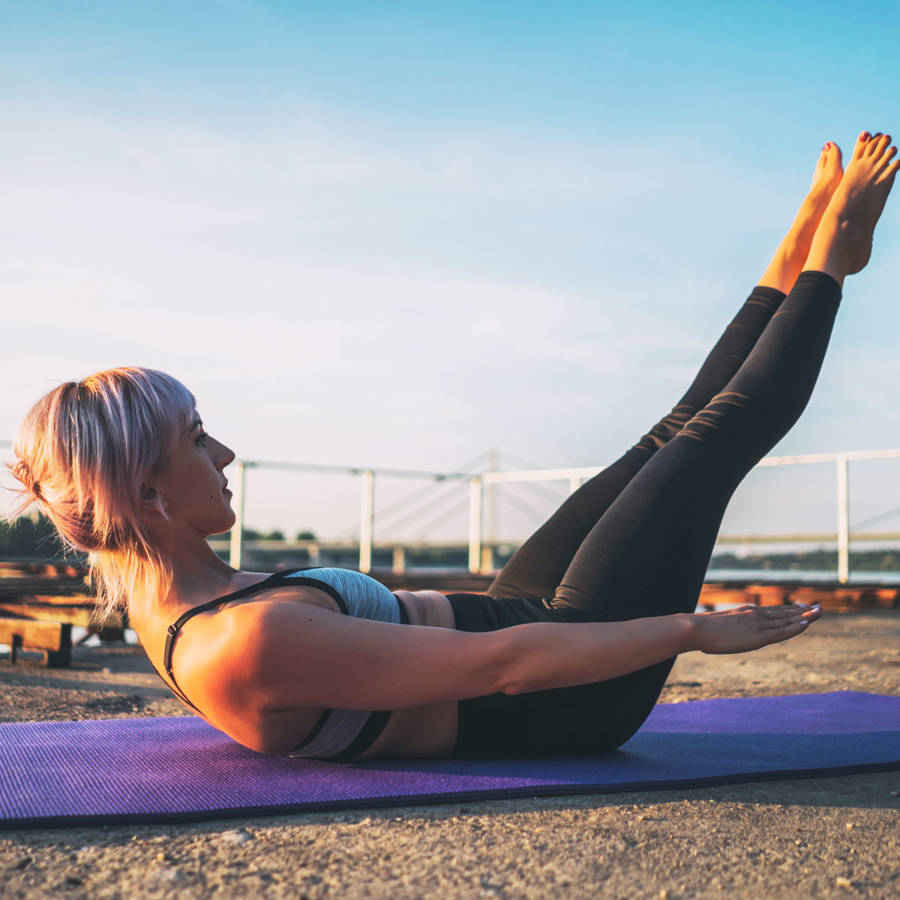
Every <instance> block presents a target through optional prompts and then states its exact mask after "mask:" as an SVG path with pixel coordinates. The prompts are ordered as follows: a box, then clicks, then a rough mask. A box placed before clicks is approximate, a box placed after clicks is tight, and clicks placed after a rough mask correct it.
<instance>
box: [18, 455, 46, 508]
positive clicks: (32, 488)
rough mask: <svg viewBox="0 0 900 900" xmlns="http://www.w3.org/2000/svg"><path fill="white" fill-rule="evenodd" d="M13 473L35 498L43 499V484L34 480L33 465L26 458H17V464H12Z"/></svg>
mask: <svg viewBox="0 0 900 900" xmlns="http://www.w3.org/2000/svg"><path fill="white" fill-rule="evenodd" d="M12 473H13V475H14V476H15V478H16V479H18V480H19V481H20V482H21V483H22V484H23V485H24V487H25V489H26V490H27V491H28V492H29V493H30V494H32V495H33V496H34V498H35V500H42V499H43V497H41V486H40V484H39V483H38V482H37V481H35V480H34V473H33V472H32V471H31V466H29V465H28V463H27V462H25V460H24V459H19V460H16V463H15V465H13V466H12Z"/></svg>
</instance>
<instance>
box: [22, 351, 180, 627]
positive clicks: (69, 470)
mask: <svg viewBox="0 0 900 900" xmlns="http://www.w3.org/2000/svg"><path fill="white" fill-rule="evenodd" d="M194 407H195V401H194V397H193V395H192V394H191V393H190V391H188V389H187V388H186V387H184V385H183V384H181V382H179V381H177V380H176V379H175V378H173V377H172V376H171V375H166V374H165V373H163V372H158V371H156V370H155V369H144V368H137V367H129V366H125V367H121V368H117V369H109V370H107V371H105V372H98V373H97V374H95V375H90V376H88V377H87V378H84V379H82V380H81V381H69V382H66V383H65V384H61V385H60V386H59V387H58V388H56V389H55V390H52V391H50V393H49V394H46V395H45V396H44V397H42V398H41V399H40V400H38V402H37V403H35V405H34V406H33V407H32V408H31V410H30V411H29V413H28V415H27V416H26V417H25V420H24V421H23V422H22V424H21V426H20V427H19V430H18V433H17V434H16V440H15V443H14V447H13V449H14V452H15V455H16V458H17V459H16V462H15V463H13V464H12V465H11V466H10V467H9V468H10V469H11V471H12V474H13V475H14V476H15V478H16V479H17V480H18V481H19V483H20V484H21V488H20V489H19V491H18V493H19V495H20V496H19V501H18V503H17V504H16V505H15V506H14V508H13V511H12V513H11V515H10V518H16V517H17V516H19V515H21V514H22V513H23V512H24V511H25V510H26V509H27V508H28V507H29V506H31V505H32V503H35V504H37V506H38V508H39V510H40V511H41V512H42V513H44V515H46V516H47V518H49V519H50V521H51V522H52V523H53V525H54V526H55V528H56V530H57V531H58V532H59V534H60V537H61V538H62V540H63V543H64V544H65V545H66V546H68V547H71V548H72V549H75V550H80V551H83V552H86V553H88V554H89V557H88V558H89V561H90V566H91V575H92V578H93V581H94V585H95V588H96V591H97V608H96V613H97V617H98V618H99V619H100V620H101V621H102V620H105V619H106V618H107V617H108V616H109V614H110V613H112V612H113V611H114V610H116V609H122V608H124V607H125V605H126V603H127V601H128V599H129V598H133V597H135V596H138V595H140V596H142V597H150V596H152V595H153V594H160V593H166V592H167V591H168V590H169V588H170V586H171V573H170V572H169V571H168V568H167V567H166V565H165V563H164V562H163V560H162V559H161V557H160V555H159V553H158V552H157V551H156V550H155V549H154V547H153V546H152V544H151V542H150V539H149V535H148V533H147V530H146V529H145V527H144V525H143V523H142V517H141V515H140V511H139V510H140V505H141V502H142V501H141V496H140V493H141V484H142V483H143V482H144V481H145V480H146V478H147V477H148V476H149V475H151V474H152V473H154V472H158V471H160V469H161V468H162V467H163V466H164V464H165V461H166V457H167V456H168V454H169V452H170V451H171V449H172V447H173V446H174V443H175V441H176V440H177V437H178V434H179V433H180V432H181V431H183V430H184V429H185V428H186V427H188V426H189V424H190V422H191V419H192V417H193V414H194Z"/></svg>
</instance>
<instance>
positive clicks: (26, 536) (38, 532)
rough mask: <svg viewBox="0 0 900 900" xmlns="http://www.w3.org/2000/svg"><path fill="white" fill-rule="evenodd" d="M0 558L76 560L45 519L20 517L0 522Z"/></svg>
mask: <svg viewBox="0 0 900 900" xmlns="http://www.w3.org/2000/svg"><path fill="white" fill-rule="evenodd" d="M284 539H285V536H284V532H282V531H256V530H254V529H253V528H245V529H244V540H245V541H283V540H284ZM315 539H316V535H315V532H313V531H310V530H309V529H305V530H303V531H298V532H297V534H296V535H295V537H294V540H297V541H314V540H315ZM0 559H6V560H27V561H32V560H40V561H41V562H59V561H62V560H66V561H67V562H72V561H78V560H79V557H78V554H73V553H71V552H69V553H66V552H65V551H64V549H63V547H62V544H61V543H60V540H59V538H58V537H57V535H56V530H55V529H54V528H53V526H52V525H51V524H50V520H49V519H47V518H46V517H45V516H41V515H37V516H23V517H22V518H20V519H17V520H16V521H15V522H13V523H7V522H0Z"/></svg>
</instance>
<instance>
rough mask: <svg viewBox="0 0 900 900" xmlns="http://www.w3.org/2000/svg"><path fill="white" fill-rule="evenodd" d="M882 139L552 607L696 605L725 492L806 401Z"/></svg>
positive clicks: (593, 537)
mask: <svg viewBox="0 0 900 900" xmlns="http://www.w3.org/2000/svg"><path fill="white" fill-rule="evenodd" d="M889 144H890V139H889V138H888V137H887V136H876V137H875V138H869V136H868V134H866V133H864V134H863V135H861V136H860V140H859V142H858V143H857V145H856V148H855V150H854V154H853V159H852V160H851V162H850V163H849V164H848V167H847V171H846V172H845V173H844V176H843V178H842V180H841V182H840V184H839V186H838V188H837V190H836V191H835V192H834V194H833V196H832V198H831V200H830V202H829V204H828V207H827V209H826V211H825V213H824V215H823V216H822V220H821V222H820V224H819V228H818V229H817V231H816V233H815V236H814V238H813V241H812V246H811V248H810V252H809V256H808V259H809V262H808V264H807V266H806V267H805V268H804V271H803V272H802V273H801V274H800V276H799V277H798V279H797V281H796V283H795V284H794V287H793V289H792V290H791V292H790V294H788V296H787V297H786V298H785V300H784V301H783V303H782V304H781V306H780V307H779V309H778V311H777V312H776V313H775V315H773V317H772V319H771V320H770V321H769V324H768V325H767V326H766V328H765V330H764V331H763V333H762V335H760V337H759V339H758V340H757V342H756V345H755V346H754V348H753V350H752V351H751V352H750V354H749V355H748V356H747V359H746V360H745V361H744V362H743V364H742V365H741V367H740V368H739V369H738V371H737V372H736V373H735V375H734V377H733V378H732V379H731V381H729V383H728V384H727V385H726V386H725V387H724V389H723V390H722V391H721V392H720V393H719V394H717V395H716V396H715V397H713V398H712V400H711V401H710V402H709V403H708V404H707V405H706V406H705V407H704V408H703V409H701V410H700V411H699V412H698V413H697V414H696V415H695V416H694V417H693V418H692V419H691V420H690V421H689V422H688V423H687V424H686V425H685V426H684V428H682V429H681V431H680V432H679V433H678V434H677V435H676V436H675V437H674V438H673V439H672V440H671V441H669V442H668V443H667V444H666V445H665V446H664V447H663V448H662V449H660V450H659V451H658V452H657V453H656V454H654V456H653V458H652V459H650V460H649V461H648V462H647V463H646V464H645V465H644V466H643V468H642V469H641V471H640V472H639V473H638V474H637V475H636V476H635V477H634V478H632V479H631V481H630V482H629V483H628V485H626V487H625V488H624V489H623V490H622V492H621V493H620V495H619V496H618V497H617V498H616V500H615V501H614V502H613V504H612V505H611V506H610V507H609V509H608V510H607V511H606V512H605V513H604V514H603V516H601V518H600V519H599V521H598V522H597V523H596V525H595V526H594V528H593V529H592V530H591V532H590V533H589V534H588V536H587V537H586V538H585V540H584V542H583V543H582V545H581V546H580V547H579V549H578V552H577V553H576V554H575V556H574V558H573V560H572V563H571V565H570V566H569V568H568V569H567V570H566V572H565V574H564V575H563V577H562V579H561V580H560V584H559V586H558V587H557V590H556V592H555V596H554V598H553V600H552V601H551V604H550V605H551V606H552V607H553V608H554V609H558V610H560V611H561V612H565V611H575V610H577V611H579V612H580V613H582V614H587V615H589V616H590V617H591V618H600V619H609V618H629V619H630V618H637V617H640V616H652V615H664V614H667V613H671V612H676V611H685V612H688V611H693V609H694V608H695V605H696V600H697V594H698V593H699V589H700V585H701V584H702V581H703V576H704V574H705V571H706V567H707V565H708V562H709V556H710V554H711V553H712V548H713V544H714V542H715V538H716V534H717V532H718V527H719V523H720V522H721V518H722V515H723V514H724V512H725V507H726V505H727V503H728V501H729V499H730V498H731V494H732V492H733V491H734V489H735V488H736V487H737V485H738V484H739V483H740V481H741V480H742V479H743V477H744V476H745V475H746V474H747V472H749V471H750V469H751V468H752V467H753V466H754V465H755V464H756V462H757V461H758V460H759V458H760V457H761V456H763V455H764V454H765V453H767V452H768V451H769V450H770V449H771V448H772V447H773V446H774V445H775V444H776V443H777V442H778V441H779V440H780V439H781V438H782V437H783V436H784V435H785V434H786V433H787V431H788V430H789V429H790V428H791V427H792V425H793V424H794V423H795V422H796V421H797V419H798V418H799V417H800V414H801V413H802V411H803V409H804V408H805V407H806V404H807V403H808V402H809V398H810V395H811V394H812V390H813V387H814V385H815V382H816V378H817V377H818V373H819V370H820V368H821V365H822V361H823V359H824V357H825V351H826V348H827V346H828V340H829V337H830V334H831V328H832V325H833V322H834V317H835V315H836V313H837V308H838V303H839V300H840V293H841V285H842V283H843V279H844V277H845V276H846V275H848V274H851V273H853V272H856V271H859V269H861V268H862V267H863V266H864V265H865V263H866V262H867V260H868V255H869V253H870V251H871V242H872V234H873V232H874V229H875V224H876V222H877V221H878V217H879V216H880V214H881V211H882V209H883V208H884V203H885V200H886V199H887V195H888V193H889V191H890V188H891V186H892V184H893V181H894V175H895V173H896V171H897V167H898V163H897V162H896V161H893V157H894V155H895V152H896V148H892V147H890V146H889ZM812 265H815V266H818V267H819V268H818V270H812V269H811V268H810V266H812Z"/></svg>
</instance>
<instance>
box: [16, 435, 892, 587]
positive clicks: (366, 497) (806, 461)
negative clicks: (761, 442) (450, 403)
mask: <svg viewBox="0 0 900 900" xmlns="http://www.w3.org/2000/svg"><path fill="white" fill-rule="evenodd" d="M11 446H12V444H11V442H10V441H8V440H0V447H11ZM875 459H900V450H851V451H844V452H841V453H806V454H802V455H795V456H767V457H765V458H764V459H762V460H760V461H759V462H758V463H757V464H756V467H755V468H769V467H772V466H795V465H820V464H825V463H831V464H833V465H834V466H835V476H836V501H837V502H836V524H837V530H836V532H835V533H833V534H827V533H826V534H821V533H820V534H815V535H781V536H779V535H739V536H738V535H734V536H728V535H721V536H720V537H719V543H775V542H780V541H784V540H785V539H789V540H791V541H792V542H799V541H801V540H806V541H810V542H811V541H819V540H822V541H833V540H835V539H836V541H837V549H838V571H837V576H838V581H839V582H841V583H846V582H847V581H849V578H850V543H851V539H852V540H855V541H856V540H873V539H890V538H895V537H896V535H894V534H893V533H890V532H885V533H880V534H871V533H868V534H867V533H859V534H857V533H854V534H851V532H850V482H849V477H848V466H849V463H851V462H857V461H862V460H875ZM233 465H234V472H233V475H232V477H231V479H230V483H231V484H232V486H233V489H232V493H233V495H234V497H233V508H234V512H235V515H236V522H235V525H234V527H233V528H232V530H231V535H230V544H229V561H230V563H231V565H233V566H234V567H235V568H240V566H241V560H242V557H243V530H244V507H245V498H246V491H247V470H248V469H263V468H265V469H280V470H287V471H295V472H319V473H332V474H346V475H358V476H360V489H361V496H360V511H361V516H360V531H359V569H360V571H361V572H369V571H371V568H372V549H373V546H374V542H375V480H376V477H379V478H382V477H399V478H414V479H425V480H431V481H460V482H468V484H469V540H468V546H469V571H471V572H475V573H478V572H483V571H485V570H487V569H489V568H490V565H489V559H488V558H486V557H489V556H490V553H488V554H485V549H486V548H487V547H489V546H492V542H491V543H488V542H486V541H485V539H484V529H483V519H484V491H485V488H486V487H490V486H492V485H496V484H503V483H515V482H519V483H521V482H539V481H568V483H569V492H570V493H572V492H574V491H576V490H578V488H579V487H580V486H581V484H582V482H583V481H584V480H585V479H587V478H591V477H592V476H594V475H596V474H597V473H598V472H601V471H603V468H604V467H603V466H587V467H579V468H567V469H525V470H520V471H506V472H497V471H488V472H479V473H476V474H472V473H471V472H430V471H422V470H414V469H389V468H378V469H375V468H370V467H365V466H358V467H357V466H336V465H321V464H316V463H293V462H280V461H271V460H248V459H241V460H236V461H235V462H234V464H233ZM318 543H320V544H321V543H322V542H318ZM504 543H507V542H504Z"/></svg>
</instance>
